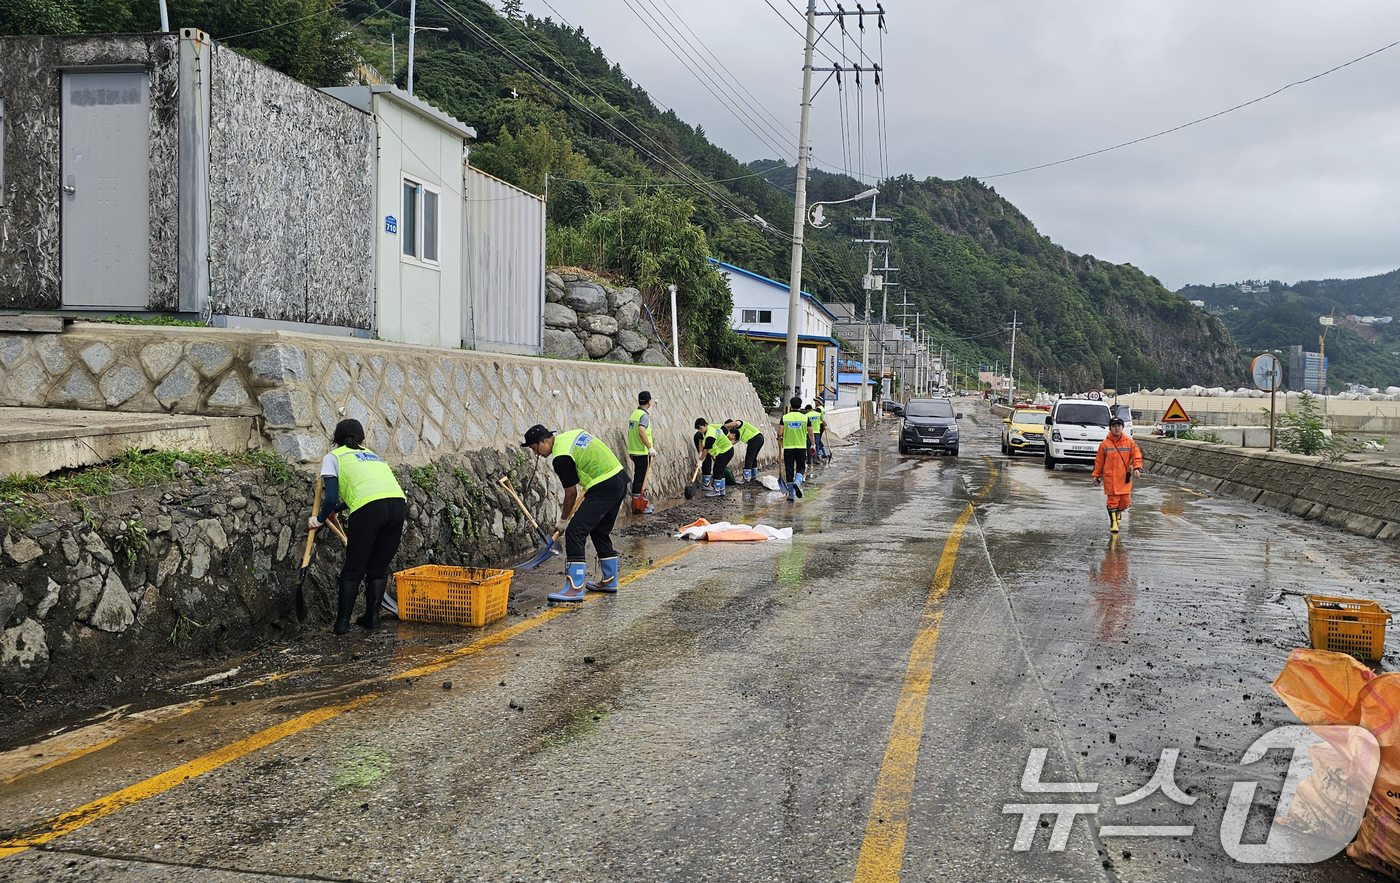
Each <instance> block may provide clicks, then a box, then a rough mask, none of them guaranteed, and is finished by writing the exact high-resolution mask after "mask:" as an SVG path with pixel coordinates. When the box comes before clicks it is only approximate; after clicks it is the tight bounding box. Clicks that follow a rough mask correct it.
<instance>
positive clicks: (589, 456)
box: [521, 423, 627, 601]
mask: <svg viewBox="0 0 1400 883" xmlns="http://www.w3.org/2000/svg"><path fill="white" fill-rule="evenodd" d="M521 447H523V448H529V449H530V450H532V451H534V452H535V454H536V456H539V457H550V458H551V465H552V466H553V467H554V474H555V475H557V476H559V481H560V483H561V484H563V485H564V508H563V509H562V510H561V511H562V513H563V515H564V518H566V519H567V522H566V521H564V520H562V519H561V521H560V522H559V530H560V532H561V533H563V534H564V554H565V556H566V557H567V559H568V564H567V565H566V566H567V574H568V576H567V577H566V579H567V583H566V584H565V586H564V590H563V591H562V592H553V593H551V594H550V595H549V600H551V601H582V600H583V597H584V593H585V592H609V593H611V592H616V591H617V585H618V583H617V552H616V551H615V550H614V549H613V544H612V537H611V536H610V534H611V533H612V529H613V522H615V521H616V520H617V510H618V507H619V506H621V505H622V501H623V499H624V498H625V497H626V496H627V473H626V472H625V471H624V470H623V468H622V464H621V463H620V462H618V459H617V457H616V456H615V455H614V454H613V452H612V451H611V450H610V449H609V448H608V446H607V445H605V444H603V441H602V440H601V439H599V438H598V437H597V436H595V435H593V434H592V433H589V432H585V431H584V430H582V429H570V430H568V431H566V432H561V433H558V434H555V433H554V432H553V431H552V430H550V429H546V428H545V427H544V426H541V425H540V424H538V423H536V424H535V425H534V426H531V427H530V428H529V429H527V430H525V441H524V443H523V444H521ZM579 488H582V489H583V492H584V497H583V502H581V503H579V502H578V496H579ZM590 537H591V538H592V540H593V551H595V552H597V553H598V566H599V567H600V568H601V569H602V571H603V578H602V580H601V581H599V582H596V583H586V582H585V580H586V577H587V569H586V567H585V564H584V561H585V558H584V543H585V542H586V541H587V540H588V539H589V538H590Z"/></svg>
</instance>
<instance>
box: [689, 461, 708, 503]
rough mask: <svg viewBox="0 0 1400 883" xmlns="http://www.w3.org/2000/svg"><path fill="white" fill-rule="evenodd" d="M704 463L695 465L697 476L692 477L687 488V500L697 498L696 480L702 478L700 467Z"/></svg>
mask: <svg viewBox="0 0 1400 883" xmlns="http://www.w3.org/2000/svg"><path fill="white" fill-rule="evenodd" d="M703 462H704V461H703V460H702V461H701V463H696V464H695V474H694V475H692V476H690V484H688V485H686V486H685V498H686V499H687V500H692V499H694V498H695V479H697V478H699V477H700V466H701V464H702V463H703Z"/></svg>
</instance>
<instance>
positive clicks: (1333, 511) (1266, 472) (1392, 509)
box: [1135, 437, 1400, 540]
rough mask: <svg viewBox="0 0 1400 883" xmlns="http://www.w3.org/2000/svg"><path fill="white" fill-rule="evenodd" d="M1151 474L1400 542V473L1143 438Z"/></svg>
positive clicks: (1312, 459) (1137, 439) (1379, 468)
mask: <svg viewBox="0 0 1400 883" xmlns="http://www.w3.org/2000/svg"><path fill="white" fill-rule="evenodd" d="M1135 441H1137V443H1138V447H1140V448H1142V456H1143V463H1144V465H1145V467H1146V469H1147V471H1148V472H1151V473H1153V474H1156V475H1166V476H1169V477H1172V478H1176V479H1180V480H1182V481H1185V482H1189V483H1191V484H1196V485H1199V486H1202V487H1205V488H1208V489H1210V490H1212V491H1215V492H1218V493H1222V494H1228V495H1229V496H1232V497H1240V498H1242V499H1245V500H1249V501H1250V502H1253V503H1258V504H1259V505H1261V506H1268V507H1270V508H1273V509H1278V510H1280V511H1283V512H1287V513H1289V514H1291V515H1296V516H1298V517H1299V518H1303V519H1307V520H1309V521H1320V522H1322V523H1324V524H1329V525H1332V526H1333V527H1339V528H1342V529H1343V530H1347V531H1350V532H1351V533H1356V534H1360V535H1361V536H1365V537H1373V538H1375V539H1380V540H1392V539H1395V538H1396V537H1400V469H1391V468H1388V467H1385V466H1359V465H1355V464H1349V463H1348V464H1334V463H1324V462H1321V461H1320V460H1318V459H1317V458H1316V457H1302V456H1299V455H1297V454H1284V453H1278V452H1275V453H1272V454H1271V453H1268V452H1266V451H1246V450H1240V449H1239V448H1231V447H1224V446H1221V445H1215V444H1210V443H1208V442H1197V441H1176V440H1173V439H1166V438H1153V437H1138V438H1136V439H1135Z"/></svg>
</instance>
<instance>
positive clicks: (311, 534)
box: [296, 475, 321, 622]
mask: <svg viewBox="0 0 1400 883" xmlns="http://www.w3.org/2000/svg"><path fill="white" fill-rule="evenodd" d="M320 511H321V477H320V476H319V475H318V476H316V499H315V500H314V501H312V503H311V514H312V515H315V514H316V513H317V512H320ZM315 543H316V531H314V530H308V531H307V532H306V549H305V550H303V551H302V553H301V575H300V576H299V577H297V594H296V611H297V620H298V621H301V622H305V621H306V614H307V613H308V610H307V607H306V572H307V571H308V570H310V569H311V547H312V546H313V545H315Z"/></svg>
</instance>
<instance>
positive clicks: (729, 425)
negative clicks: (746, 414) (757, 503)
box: [724, 417, 763, 484]
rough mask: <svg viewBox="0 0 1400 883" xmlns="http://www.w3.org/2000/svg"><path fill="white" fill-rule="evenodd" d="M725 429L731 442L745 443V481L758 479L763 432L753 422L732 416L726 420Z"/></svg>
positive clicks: (746, 482)
mask: <svg viewBox="0 0 1400 883" xmlns="http://www.w3.org/2000/svg"><path fill="white" fill-rule="evenodd" d="M724 431H725V433H726V434H727V435H728V436H729V440H730V441H731V442H734V441H740V442H743V443H744V483H745V484H748V483H749V482H751V481H758V452H759V451H761V450H763V433H762V432H760V431H759V429H758V427H757V426H754V425H753V424H752V423H749V422H748V421H746V420H737V419H734V418H732V417H731V418H730V419H728V420H726V421H724Z"/></svg>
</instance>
